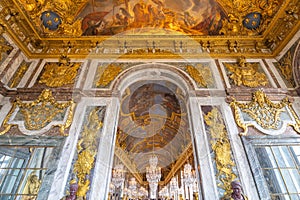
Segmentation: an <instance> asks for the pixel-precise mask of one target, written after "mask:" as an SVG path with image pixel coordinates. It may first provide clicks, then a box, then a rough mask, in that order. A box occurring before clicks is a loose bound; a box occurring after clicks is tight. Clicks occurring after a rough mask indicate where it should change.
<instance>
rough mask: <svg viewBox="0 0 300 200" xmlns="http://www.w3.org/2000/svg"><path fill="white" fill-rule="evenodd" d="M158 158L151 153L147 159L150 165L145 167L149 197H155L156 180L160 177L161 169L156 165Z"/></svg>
mask: <svg viewBox="0 0 300 200" xmlns="http://www.w3.org/2000/svg"><path fill="white" fill-rule="evenodd" d="M157 163H158V158H157V156H155V155H152V156H151V157H150V159H149V164H150V166H149V167H147V168H146V178H147V181H148V182H149V187H150V198H151V199H155V198H156V192H157V186H158V182H159V181H160V178H161V169H160V167H157Z"/></svg>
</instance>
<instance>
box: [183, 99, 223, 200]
mask: <svg viewBox="0 0 300 200" xmlns="http://www.w3.org/2000/svg"><path fill="white" fill-rule="evenodd" d="M189 117H190V126H191V127H190V128H191V134H192V135H193V136H192V137H193V140H194V146H196V151H197V153H196V155H197V157H196V159H197V160H198V162H199V165H200V174H199V175H200V177H201V180H202V183H203V185H202V188H203V191H201V193H202V195H203V200H204V199H205V200H210V199H211V200H216V199H219V198H218V192H217V185H216V180H215V174H214V169H213V165H212V160H211V155H210V151H209V146H208V144H209V141H208V140H207V137H206V133H205V128H204V124H203V117H202V112H201V110H200V104H199V101H198V100H197V99H196V98H193V97H192V98H190V99H189ZM194 151H195V149H194ZM199 194H200V192H199ZM199 199H202V197H201V196H199Z"/></svg>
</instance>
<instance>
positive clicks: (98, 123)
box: [73, 107, 105, 199]
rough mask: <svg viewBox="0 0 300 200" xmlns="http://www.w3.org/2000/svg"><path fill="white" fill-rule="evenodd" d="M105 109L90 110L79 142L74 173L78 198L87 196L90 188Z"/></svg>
mask: <svg viewBox="0 0 300 200" xmlns="http://www.w3.org/2000/svg"><path fill="white" fill-rule="evenodd" d="M104 112H105V109H104V108H100V107H96V108H94V109H93V110H91V111H90V113H89V116H88V119H87V123H86V124H85V125H84V127H83V131H82V133H81V138H80V139H79V141H78V143H77V159H76V162H75V164H74V168H73V174H74V175H75V176H76V178H77V180H78V191H77V193H76V196H77V197H78V198H83V199H85V198H86V194H87V192H88V191H89V189H90V181H91V180H90V178H89V177H90V173H91V171H92V169H93V168H94V164H95V156H96V154H97V149H98V144H99V138H100V133H99V131H100V129H101V128H102V126H103V123H102V118H103V116H104Z"/></svg>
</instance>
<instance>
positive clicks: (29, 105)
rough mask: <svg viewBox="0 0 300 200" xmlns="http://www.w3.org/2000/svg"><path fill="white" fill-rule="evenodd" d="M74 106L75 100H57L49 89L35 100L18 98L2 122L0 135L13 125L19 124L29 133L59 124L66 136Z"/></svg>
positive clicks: (61, 131) (43, 130)
mask: <svg viewBox="0 0 300 200" xmlns="http://www.w3.org/2000/svg"><path fill="white" fill-rule="evenodd" d="M74 107H75V103H73V101H68V102H64V103H59V102H57V101H56V100H55V99H54V97H53V96H52V92H51V91H50V90H47V89H46V90H44V91H43V92H42V93H41V95H40V96H39V97H38V99H37V100H35V101H33V102H22V101H21V100H20V99H19V98H17V99H16V100H15V101H14V103H13V105H12V108H11V110H10V111H9V113H8V114H7V116H6V118H5V119H4V121H3V123H2V128H3V129H2V131H1V132H0V135H3V134H5V133H7V132H8V131H9V130H10V129H11V128H12V126H18V128H19V129H20V131H21V132H22V133H26V134H27V135H36V134H41V133H45V132H46V131H48V130H50V129H51V127H52V126H57V127H59V130H60V134H61V135H64V136H66V135H67V133H65V130H66V129H67V128H69V126H70V125H71V123H72V120H73V110H74Z"/></svg>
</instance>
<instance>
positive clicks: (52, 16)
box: [41, 11, 61, 31]
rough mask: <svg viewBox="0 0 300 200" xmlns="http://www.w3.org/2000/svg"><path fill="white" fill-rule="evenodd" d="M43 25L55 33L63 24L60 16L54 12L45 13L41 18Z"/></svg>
mask: <svg viewBox="0 0 300 200" xmlns="http://www.w3.org/2000/svg"><path fill="white" fill-rule="evenodd" d="M41 20H42V24H43V25H44V27H45V28H46V29H48V30H50V31H55V30H57V29H58V27H59V25H60V24H61V18H60V16H59V15H58V14H57V13H56V12H53V11H45V12H43V13H42V16H41Z"/></svg>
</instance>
